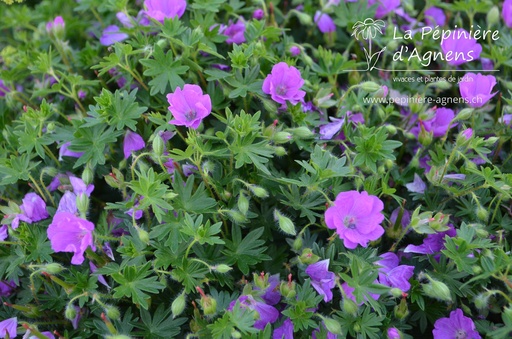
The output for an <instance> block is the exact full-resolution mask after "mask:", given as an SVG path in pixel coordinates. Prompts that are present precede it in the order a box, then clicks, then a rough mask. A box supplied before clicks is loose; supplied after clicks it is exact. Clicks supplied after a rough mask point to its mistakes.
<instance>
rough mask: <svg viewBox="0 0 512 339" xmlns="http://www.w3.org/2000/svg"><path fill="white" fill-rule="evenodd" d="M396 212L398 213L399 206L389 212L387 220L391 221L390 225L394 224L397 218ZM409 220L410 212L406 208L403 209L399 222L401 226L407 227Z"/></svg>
mask: <svg viewBox="0 0 512 339" xmlns="http://www.w3.org/2000/svg"><path fill="white" fill-rule="evenodd" d="M398 213H400V207H397V208H395V209H394V210H393V212H391V215H390V216H389V221H391V225H394V224H395V223H396V219H397V218H398ZM410 222H411V213H410V212H409V211H408V210H404V213H403V214H402V220H401V224H402V227H404V228H405V227H407V226H408V225H409V223H410Z"/></svg>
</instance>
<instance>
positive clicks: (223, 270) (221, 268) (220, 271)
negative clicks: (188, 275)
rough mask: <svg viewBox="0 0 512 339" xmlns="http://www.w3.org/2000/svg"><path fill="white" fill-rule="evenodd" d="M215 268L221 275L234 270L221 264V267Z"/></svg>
mask: <svg viewBox="0 0 512 339" xmlns="http://www.w3.org/2000/svg"><path fill="white" fill-rule="evenodd" d="M214 268H215V271H217V272H219V273H228V272H229V271H231V270H232V268H231V267H229V266H228V265H226V264H220V265H217V266H215V267H214Z"/></svg>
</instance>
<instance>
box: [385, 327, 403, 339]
mask: <svg viewBox="0 0 512 339" xmlns="http://www.w3.org/2000/svg"><path fill="white" fill-rule="evenodd" d="M387 335H388V337H387V339H401V338H402V334H401V333H400V331H399V330H398V328H396V327H390V328H388V332H387Z"/></svg>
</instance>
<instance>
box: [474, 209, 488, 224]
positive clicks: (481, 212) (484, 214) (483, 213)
mask: <svg viewBox="0 0 512 339" xmlns="http://www.w3.org/2000/svg"><path fill="white" fill-rule="evenodd" d="M476 216H477V218H478V219H480V220H482V221H483V222H486V221H487V219H488V218H489V212H488V211H487V210H486V209H485V208H484V207H482V206H481V205H478V207H477V208H476Z"/></svg>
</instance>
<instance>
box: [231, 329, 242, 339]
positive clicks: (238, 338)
mask: <svg viewBox="0 0 512 339" xmlns="http://www.w3.org/2000/svg"><path fill="white" fill-rule="evenodd" d="M231 338H233V339H241V338H242V333H240V332H239V331H237V330H235V329H234V328H233V329H232V330H231Z"/></svg>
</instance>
